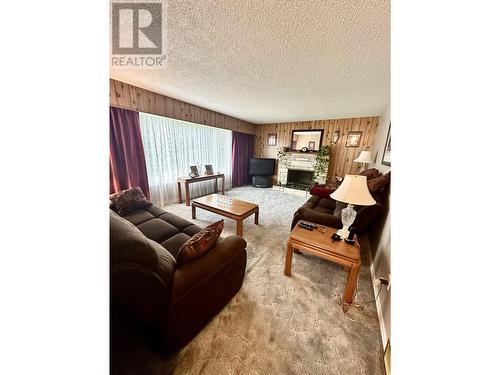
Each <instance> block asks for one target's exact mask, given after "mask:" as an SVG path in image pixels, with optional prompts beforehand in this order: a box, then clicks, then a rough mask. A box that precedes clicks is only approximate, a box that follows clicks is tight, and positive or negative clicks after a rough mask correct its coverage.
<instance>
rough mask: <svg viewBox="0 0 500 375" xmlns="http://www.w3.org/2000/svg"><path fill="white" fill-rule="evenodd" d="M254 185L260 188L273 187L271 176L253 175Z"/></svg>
mask: <svg viewBox="0 0 500 375" xmlns="http://www.w3.org/2000/svg"><path fill="white" fill-rule="evenodd" d="M252 186H253V187H258V188H270V187H272V178H271V176H253V177H252Z"/></svg>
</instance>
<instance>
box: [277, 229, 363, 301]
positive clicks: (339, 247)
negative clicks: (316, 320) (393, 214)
mask: <svg viewBox="0 0 500 375" xmlns="http://www.w3.org/2000/svg"><path fill="white" fill-rule="evenodd" d="M302 221H303V220H300V221H299V223H300V222H302ZM299 223H297V224H296V225H295V227H294V228H293V230H292V232H291V233H290V237H289V238H288V242H287V249H286V256H285V275H286V276H290V275H291V269H292V255H293V251H294V250H300V251H303V252H306V253H309V254H313V255H316V256H319V257H321V258H323V259H326V260H329V261H332V262H335V263H337V264H340V265H341V266H342V267H343V269H344V270H346V269H347V270H348V271H349V274H348V276H347V282H346V286H345V288H344V295H343V297H342V299H343V300H344V302H347V303H352V300H353V296H354V291H355V290H356V284H357V281H358V274H359V268H360V265H361V257H360V248H359V244H358V242H357V241H356V242H355V244H354V245H349V244H348V243H346V242H344V241H332V239H331V236H332V234H333V233H336V232H337V230H338V229H336V228H330V227H326V232H325V233H320V232H319V231H318V230H316V229H315V230H313V231H310V230H307V229H304V228H301V227H299ZM354 239H355V240H356V237H355V238H354Z"/></svg>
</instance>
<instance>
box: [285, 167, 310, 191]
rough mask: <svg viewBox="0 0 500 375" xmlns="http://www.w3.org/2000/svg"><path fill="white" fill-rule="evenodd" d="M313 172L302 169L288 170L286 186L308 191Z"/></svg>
mask: <svg viewBox="0 0 500 375" xmlns="http://www.w3.org/2000/svg"><path fill="white" fill-rule="evenodd" d="M313 175H314V172H312V171H306V170H303V169H290V168H289V169H288V174H287V177H286V186H287V187H290V188H294V189H299V190H309V188H310V187H311V185H312V181H313Z"/></svg>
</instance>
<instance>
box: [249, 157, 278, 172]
mask: <svg viewBox="0 0 500 375" xmlns="http://www.w3.org/2000/svg"><path fill="white" fill-rule="evenodd" d="M275 168H276V159H260V158H252V159H250V170H249V171H248V174H249V175H250V176H273V175H274V173H275Z"/></svg>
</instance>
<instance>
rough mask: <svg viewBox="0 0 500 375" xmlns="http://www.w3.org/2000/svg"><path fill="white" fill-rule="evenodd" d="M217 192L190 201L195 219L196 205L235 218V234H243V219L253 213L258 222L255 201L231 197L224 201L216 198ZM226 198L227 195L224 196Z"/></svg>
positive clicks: (257, 222)
mask: <svg viewBox="0 0 500 375" xmlns="http://www.w3.org/2000/svg"><path fill="white" fill-rule="evenodd" d="M218 196H219V195H218V194H210V195H206V196H204V197H200V198H196V199H194V200H193V201H192V202H191V213H192V217H193V219H196V207H199V208H203V209H204V210H207V211H210V212H213V213H216V214H219V215H222V216H225V217H228V218H230V219H233V220H236V234H237V235H238V236H243V220H245V219H246V218H247V217H249V216H250V215H252V214H255V224H259V206H258V205H256V204H255V203H250V202H245V201H242V200H239V199H234V198H232V199H231V201H230V202H228V203H224V202H221V201H218V200H217V197H218ZM224 197H225V198H227V196H224Z"/></svg>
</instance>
